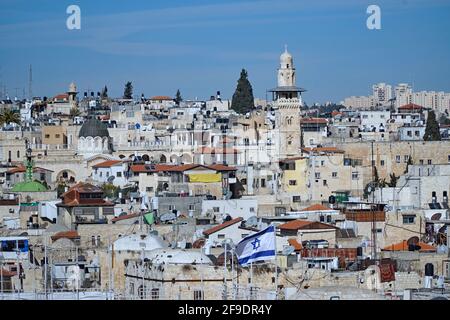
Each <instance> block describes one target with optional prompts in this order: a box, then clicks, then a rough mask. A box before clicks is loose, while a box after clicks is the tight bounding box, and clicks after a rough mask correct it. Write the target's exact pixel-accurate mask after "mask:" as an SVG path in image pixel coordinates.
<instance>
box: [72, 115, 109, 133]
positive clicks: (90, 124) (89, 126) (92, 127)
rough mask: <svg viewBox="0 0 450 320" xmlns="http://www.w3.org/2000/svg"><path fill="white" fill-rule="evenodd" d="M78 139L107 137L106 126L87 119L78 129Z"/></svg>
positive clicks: (95, 120) (96, 120) (94, 119)
mask: <svg viewBox="0 0 450 320" xmlns="http://www.w3.org/2000/svg"><path fill="white" fill-rule="evenodd" d="M78 137H85V138H86V137H94V138H95V137H101V138H103V137H109V133H108V128H107V126H106V124H104V123H103V122H101V121H100V120H98V119H96V118H89V119H88V120H86V122H85V123H83V125H82V126H81V128H80V132H79V134H78Z"/></svg>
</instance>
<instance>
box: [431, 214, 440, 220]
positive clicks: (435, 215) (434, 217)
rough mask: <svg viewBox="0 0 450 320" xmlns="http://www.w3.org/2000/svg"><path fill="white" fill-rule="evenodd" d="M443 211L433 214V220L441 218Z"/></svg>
mask: <svg viewBox="0 0 450 320" xmlns="http://www.w3.org/2000/svg"><path fill="white" fill-rule="evenodd" d="M441 216H442V213H435V214H433V215H432V216H431V220H441Z"/></svg>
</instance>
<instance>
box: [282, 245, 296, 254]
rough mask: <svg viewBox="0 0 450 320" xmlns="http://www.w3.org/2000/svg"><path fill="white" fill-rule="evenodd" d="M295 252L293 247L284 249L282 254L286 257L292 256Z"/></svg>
mask: <svg viewBox="0 0 450 320" xmlns="http://www.w3.org/2000/svg"><path fill="white" fill-rule="evenodd" d="M294 251H295V248H294V247H293V246H287V247H284V248H283V251H282V254H283V255H284V256H288V255H290V254H292V253H293V252H294Z"/></svg>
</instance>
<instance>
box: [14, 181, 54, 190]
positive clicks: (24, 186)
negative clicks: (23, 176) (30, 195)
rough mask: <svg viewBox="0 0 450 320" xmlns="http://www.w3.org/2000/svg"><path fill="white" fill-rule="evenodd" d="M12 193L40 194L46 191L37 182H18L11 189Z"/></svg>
mask: <svg viewBox="0 0 450 320" xmlns="http://www.w3.org/2000/svg"><path fill="white" fill-rule="evenodd" d="M11 191H12V192H42V191H47V187H46V186H44V185H43V184H42V183H40V182H39V181H28V182H19V183H17V184H16V185H14V187H13V188H12V189H11Z"/></svg>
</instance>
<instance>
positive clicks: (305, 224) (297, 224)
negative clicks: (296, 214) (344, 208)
mask: <svg viewBox="0 0 450 320" xmlns="http://www.w3.org/2000/svg"><path fill="white" fill-rule="evenodd" d="M279 228H280V229H283V230H315V229H339V228H338V227H335V226H333V225H331V224H326V223H323V222H317V221H304V220H292V221H289V222H286V223H284V224H282V225H280V226H279Z"/></svg>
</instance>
